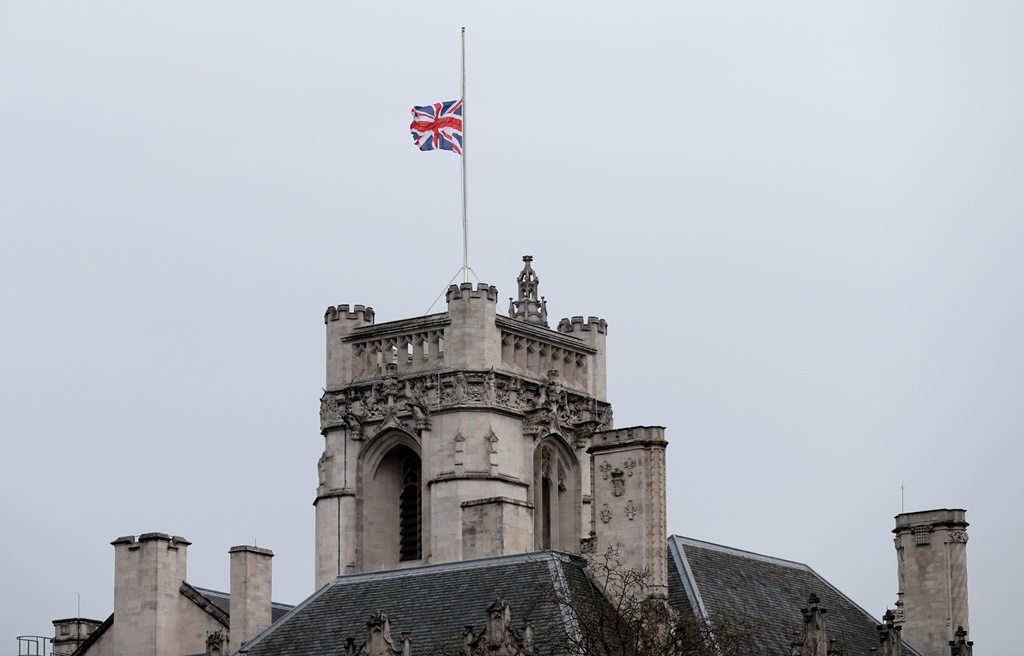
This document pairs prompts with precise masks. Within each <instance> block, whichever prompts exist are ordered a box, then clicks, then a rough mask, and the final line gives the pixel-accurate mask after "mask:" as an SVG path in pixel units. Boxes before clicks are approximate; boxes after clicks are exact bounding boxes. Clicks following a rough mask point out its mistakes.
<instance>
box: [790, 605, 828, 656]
mask: <svg viewBox="0 0 1024 656" xmlns="http://www.w3.org/2000/svg"><path fill="white" fill-rule="evenodd" d="M820 602H821V600H820V599H819V598H818V595H816V594H814V593H813V592H812V593H811V594H810V596H809V597H808V598H807V607H806V608H801V609H800V612H801V613H803V616H804V626H803V631H802V632H801V634H800V641H799V642H794V643H791V644H792V652H791V653H792V655H793V656H828V652H829V644H828V635H827V633H826V630H825V613H826V612H827V611H826V610H825V609H824V608H822V607H821V606H819V605H818V604H819V603H820Z"/></svg>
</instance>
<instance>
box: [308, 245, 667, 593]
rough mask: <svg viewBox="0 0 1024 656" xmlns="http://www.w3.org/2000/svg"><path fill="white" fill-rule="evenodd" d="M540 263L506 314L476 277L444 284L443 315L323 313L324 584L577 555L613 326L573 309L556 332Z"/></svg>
mask: <svg viewBox="0 0 1024 656" xmlns="http://www.w3.org/2000/svg"><path fill="white" fill-rule="evenodd" d="M531 260H532V258H531V257H529V256H526V257H524V258H523V261H524V262H525V266H524V268H523V271H522V273H520V275H519V277H518V280H517V282H518V288H519V289H518V292H519V295H518V296H519V298H518V300H512V299H510V304H509V312H508V317H504V316H499V315H498V314H497V312H496V303H497V300H498V290H497V289H496V288H494V287H492V286H489V285H486V284H479V285H478V286H477V287H476V288H475V289H474V288H473V285H472V284H470V283H463V284H462V285H458V286H456V285H452V286H451V287H450V288H449V289H448V293H447V305H448V307H447V311H446V312H444V313H441V314H432V315H427V316H423V317H417V318H414V319H405V320H401V321H392V322H388V323H374V313H373V310H372V309H371V308H368V307H364V306H362V305H356V306H355V307H354V308H350V307H349V306H347V305H341V306H338V307H331V308H328V309H327V313H326V315H325V316H324V322H325V323H326V324H327V386H326V391H325V393H324V395H323V397H322V398H321V405H320V427H321V432H322V433H323V435H324V438H325V449H324V453H323V456H322V457H321V458H320V461H319V464H318V469H319V486H318V488H317V497H316V501H315V502H314V505H315V507H316V584H317V587H320V586H322V585H324V584H325V583H327V582H329V581H330V580H331V579H333V578H334V577H335V576H338V575H341V574H351V573H355V572H362V571H367V570H375V569H381V568H385V569H390V568H395V567H402V566H406V565H415V564H423V563H428V562H449V561H457V560H464V559H469V558H477V557H483V556H492V555H499V554H507V553H518V552H524V551H532V550H536V549H548V548H553V549H562V550H565V551H570V552H576V553H578V552H579V551H580V541H581V539H582V538H585V537H587V536H589V535H590V530H591V509H590V502H591V500H590V494H589V491H590V487H591V481H590V476H591V474H590V470H591V467H590V456H589V455H588V454H587V449H588V448H589V447H590V446H591V442H592V437H593V435H594V433H595V432H596V431H600V430H606V429H610V428H611V406H610V405H609V404H608V403H607V400H606V398H605V396H606V393H605V354H604V350H605V335H606V332H607V326H606V323H605V322H604V320H602V319H598V318H596V317H590V318H588V319H587V320H586V321H584V319H583V317H573V318H572V319H571V320H570V319H562V320H561V321H560V322H559V324H558V327H557V329H556V330H551V329H550V328H548V325H547V303H546V301H545V299H544V298H543V297H538V284H539V279H538V278H537V275H536V274H535V273H534V271H533V269H532V267H531V264H530V262H531ZM662 538H663V536H662ZM662 541H663V540H662Z"/></svg>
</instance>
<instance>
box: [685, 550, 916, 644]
mask: <svg viewBox="0 0 1024 656" xmlns="http://www.w3.org/2000/svg"><path fill="white" fill-rule="evenodd" d="M668 542H669V556H670V561H669V562H670V568H669V601H670V602H671V603H672V604H673V605H674V606H675V607H676V608H677V609H679V610H681V611H684V612H686V611H689V612H691V613H695V614H699V615H700V616H701V617H703V618H704V619H708V618H710V619H712V620H713V619H714V618H715V617H721V616H725V617H734V618H746V619H750V620H752V621H753V622H755V623H756V625H757V628H758V631H757V635H759V636H760V639H759V640H758V642H759V643H760V647H761V648H762V649H763V652H764V653H765V654H770V655H775V654H778V655H780V656H788V654H790V643H791V642H793V641H794V640H796V639H798V638H799V635H800V630H801V627H802V625H803V616H802V615H801V613H800V609H801V608H806V607H807V598H808V597H809V596H810V595H811V593H814V594H816V595H818V597H819V598H820V599H821V602H820V605H821V606H822V607H823V608H825V609H827V611H828V612H827V613H826V627H827V634H828V637H829V639H830V640H831V639H839V640H840V641H841V642H842V643H843V645H844V647H845V650H846V651H845V653H847V654H852V655H857V654H869V653H872V652H871V650H872V649H875V650H877V649H878V647H879V643H878V631H877V626H878V624H879V620H876V619H875V618H874V616H872V615H871V614H870V613H868V612H867V611H866V610H864V609H863V608H861V607H860V606H858V605H857V604H855V603H854V602H853V601H852V600H850V598H849V597H847V596H846V595H844V594H843V593H842V592H840V591H839V590H838V589H836V588H835V586H833V585H832V584H831V583H829V582H828V581H826V580H825V579H823V578H822V577H821V576H820V575H819V574H818V573H817V572H815V571H814V570H813V569H811V568H810V567H808V566H807V565H804V564H802V563H796V562H793V561H789V560H782V559H781V558H772V557H770V556H762V555H760V554H756V553H751V552H749V551H742V550H739V549H732V548H730V547H723V546H721V545H717V544H712V543H710V542H701V541H700V540H693V539H691V538H685V537H680V536H678V535H674V536H671V537H670V538H669V541H668ZM673 564H674V566H672V565H673ZM906 653H908V654H916V653H917V652H915V651H913V650H910V651H907V652H906Z"/></svg>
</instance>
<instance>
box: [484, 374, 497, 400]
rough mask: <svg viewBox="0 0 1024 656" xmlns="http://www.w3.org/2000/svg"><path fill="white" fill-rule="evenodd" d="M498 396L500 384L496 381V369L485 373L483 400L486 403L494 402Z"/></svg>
mask: <svg viewBox="0 0 1024 656" xmlns="http://www.w3.org/2000/svg"><path fill="white" fill-rule="evenodd" d="M497 398H498V384H497V382H496V381H495V377H494V369H493V368H492V369H491V370H490V371H488V372H487V373H486V374H484V392H483V396H482V400H483V402H484V403H494V402H495V401H496V400H497Z"/></svg>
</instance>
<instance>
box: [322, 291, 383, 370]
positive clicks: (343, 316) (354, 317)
mask: <svg viewBox="0 0 1024 656" xmlns="http://www.w3.org/2000/svg"><path fill="white" fill-rule="evenodd" d="M373 317H374V314H373V308H371V307H365V306H363V305H356V306H355V307H354V309H352V310H349V306H348V305H347V304H346V305H339V306H337V307H334V306H331V307H328V308H327V311H326V312H324V323H325V324H326V325H327V387H328V389H333V388H336V387H340V386H342V385H344V384H346V383H347V382H348V381H349V380H351V378H352V367H351V359H350V358H349V357H348V353H347V349H346V348H345V347H344V346H343V341H344V339H345V337H346V336H347V335H349V334H351V333H352V331H353V330H355V329H357V328H361V327H364V326H372V325H373Z"/></svg>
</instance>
